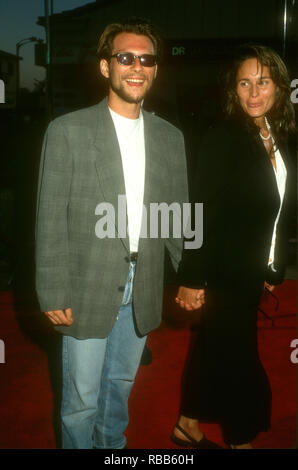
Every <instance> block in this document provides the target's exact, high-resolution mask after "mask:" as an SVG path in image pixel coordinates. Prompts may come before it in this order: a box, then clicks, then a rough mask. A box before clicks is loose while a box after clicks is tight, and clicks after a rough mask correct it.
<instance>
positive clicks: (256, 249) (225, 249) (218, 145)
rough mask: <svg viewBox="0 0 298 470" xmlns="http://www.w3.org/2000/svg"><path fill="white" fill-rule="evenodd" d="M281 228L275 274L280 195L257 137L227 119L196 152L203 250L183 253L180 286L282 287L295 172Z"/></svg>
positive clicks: (195, 191)
mask: <svg viewBox="0 0 298 470" xmlns="http://www.w3.org/2000/svg"><path fill="white" fill-rule="evenodd" d="M280 152H281V154H282V157H283V160H284V162H285V165H286V167H287V173H288V177H287V184H286V191H285V197H284V201H283V206H282V211H281V215H280V219H279V223H278V226H277V237H276V246H275V255H274V268H275V269H276V271H277V272H274V271H273V270H272V269H271V268H268V258H269V251H270V245H271V239H272V234H273V227H274V223H275V219H276V216H277V213H278V209H279V204H280V197H279V193H278V189H277V184H276V179H275V175H274V169H273V166H272V164H271V162H270V159H269V157H268V154H267V152H266V149H265V147H264V145H263V143H262V140H261V138H260V137H259V135H255V136H254V135H251V134H250V133H249V132H248V131H247V130H245V129H244V128H243V127H242V126H241V125H240V124H239V123H237V122H234V121H224V122H223V123H222V124H220V125H217V126H216V127H213V128H211V129H210V130H209V131H208V132H207V134H206V135H205V137H204V139H203V141H202V144H201V145H200V148H199V151H198V162H197V170H196V172H195V177H194V180H193V184H192V185H191V199H192V201H193V202H203V203H204V211H203V214H204V217H203V219H204V220H203V224H204V229H203V234H204V240H203V245H202V247H201V248H199V249H197V250H191V249H188V250H184V253H183V257H182V260H181V263H180V267H179V271H178V282H179V284H180V285H184V286H188V287H204V286H205V287H206V286H210V287H216V286H220V287H227V286H234V287H236V286H239V287H240V288H241V286H243V285H244V284H245V283H251V282H253V283H255V282H263V281H264V280H267V281H268V282H269V283H272V284H278V283H280V282H281V281H282V279H283V275H284V270H285V264H286V261H287V254H286V252H287V249H286V248H287V240H288V233H289V222H290V216H289V214H290V205H291V203H290V199H291V196H290V193H291V189H290V188H291V171H290V165H289V162H288V160H287V152H286V150H285V149H284V148H283V147H280Z"/></svg>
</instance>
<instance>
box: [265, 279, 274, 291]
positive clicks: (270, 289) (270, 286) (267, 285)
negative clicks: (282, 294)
mask: <svg viewBox="0 0 298 470" xmlns="http://www.w3.org/2000/svg"><path fill="white" fill-rule="evenodd" d="M265 289H267V290H269V291H270V292H272V291H273V289H275V286H273V285H272V284H269V283H268V282H266V281H265V282H264V290H265Z"/></svg>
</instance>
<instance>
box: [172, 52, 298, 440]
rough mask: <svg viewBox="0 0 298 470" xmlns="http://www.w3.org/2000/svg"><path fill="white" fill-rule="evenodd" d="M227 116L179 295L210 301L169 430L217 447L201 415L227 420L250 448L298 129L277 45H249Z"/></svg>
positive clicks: (230, 89) (185, 302) (232, 81)
mask: <svg viewBox="0 0 298 470" xmlns="http://www.w3.org/2000/svg"><path fill="white" fill-rule="evenodd" d="M226 84H227V87H226V106H225V111H226V114H227V119H226V120H225V121H224V122H223V123H222V124H221V125H219V126H217V127H215V128H213V129H210V130H209V131H208V133H207V135H206V136H205V138H204V139H203V143H202V145H201V147H200V150H199V155H198V168H197V173H196V178H195V184H194V201H196V202H203V203H204V242H203V246H202V247H201V248H200V249H198V250H196V251H194V250H185V252H184V254H183V257H182V261H181V264H180V268H179V283H180V285H181V287H180V288H179V291H178V294H177V298H176V302H177V303H179V304H180V306H181V307H183V308H185V309H187V310H193V309H196V308H198V307H200V306H202V305H203V304H204V305H203V308H202V313H201V321H200V326H199V330H198V335H197V338H196V341H195V344H194V346H193V348H192V351H191V354H190V359H189V361H188V364H187V367H186V370H185V374H184V380H183V387H182V397H181V408H180V416H179V419H178V422H177V424H176V426H175V427H174V429H173V433H172V440H173V441H174V442H176V443H178V444H179V445H183V446H189V447H197V448H214V447H216V445H215V444H214V443H211V442H210V441H208V440H207V439H206V438H205V436H204V435H203V433H202V431H201V429H200V422H204V421H205V422H217V423H219V424H220V425H221V426H222V430H223V437H224V440H225V442H226V443H227V444H228V445H229V446H230V447H232V448H240V449H241V448H244V449H250V448H252V446H251V441H252V440H253V439H254V438H255V437H256V435H257V434H258V433H259V432H260V431H266V430H268V428H269V427H270V413H271V391H270V385H269V382H268V379H267V376H266V374H265V371H264V369H263V367H262V364H261V362H260V359H259V355H258V350H257V310H258V304H259V302H260V297H261V294H262V292H263V290H264V287H265V288H267V289H269V290H272V289H273V287H274V285H276V284H279V283H280V282H281V281H282V278H283V274H284V269H285V262H286V245H287V240H288V238H287V233H288V228H289V209H290V197H289V193H290V186H291V183H290V178H291V175H290V171H289V166H288V161H287V152H286V138H287V135H288V134H289V132H291V131H293V130H295V122H294V111H293V106H292V104H291V101H290V90H291V89H290V81H289V77H288V73H287V70H286V67H285V65H284V63H283V62H282V60H281V58H280V57H279V56H278V55H277V54H276V53H275V52H274V51H273V50H271V49H270V48H268V47H263V46H242V47H241V48H240V49H239V50H238V52H237V54H236V56H235V59H234V62H233V64H232V66H231V68H230V69H229V72H228V74H227V77H226Z"/></svg>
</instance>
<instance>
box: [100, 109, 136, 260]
mask: <svg viewBox="0 0 298 470" xmlns="http://www.w3.org/2000/svg"><path fill="white" fill-rule="evenodd" d="M109 110H110V113H111V116H112V119H113V122H114V125H115V129H116V133H117V137H118V142H119V147H120V152H121V158H122V167H123V174H124V182H125V192H126V203H127V218H128V233H129V244H130V251H131V252H137V251H138V245H139V237H140V230H141V223H142V211H143V198H144V181H145V140H144V121H143V115H142V111H140V115H139V117H138V119H128V118H125V117H123V116H120V115H119V114H117V113H115V112H114V111H112V110H111V108H109Z"/></svg>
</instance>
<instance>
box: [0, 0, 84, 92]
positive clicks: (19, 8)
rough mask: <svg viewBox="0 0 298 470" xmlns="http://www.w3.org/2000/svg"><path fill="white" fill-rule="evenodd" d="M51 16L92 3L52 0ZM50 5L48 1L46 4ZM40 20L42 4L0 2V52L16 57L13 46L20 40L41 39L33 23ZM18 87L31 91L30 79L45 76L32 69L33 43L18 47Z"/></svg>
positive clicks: (42, 32)
mask: <svg viewBox="0 0 298 470" xmlns="http://www.w3.org/2000/svg"><path fill="white" fill-rule="evenodd" d="M53 3H54V13H59V12H61V11H65V10H72V9H73V8H76V7H80V6H82V5H86V4H87V3H93V1H90V0H89V1H88V0H54V2H53ZM49 4H50V1H49ZM39 16H44V0H0V50H2V51H6V52H10V53H12V54H15V53H16V43H17V42H18V41H20V40H21V39H24V38H27V37H30V36H36V37H37V38H41V39H44V38H45V30H44V28H43V27H41V26H38V25H37V24H36V21H37V19H38V17H39ZM20 56H21V57H23V60H22V61H21V69H20V75H21V86H22V87H23V86H24V87H27V88H30V89H32V87H33V83H34V78H36V79H38V80H41V79H42V78H44V76H45V71H44V68H43V67H37V66H35V65H34V43H29V44H26V45H24V46H22V47H21V49H20Z"/></svg>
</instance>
